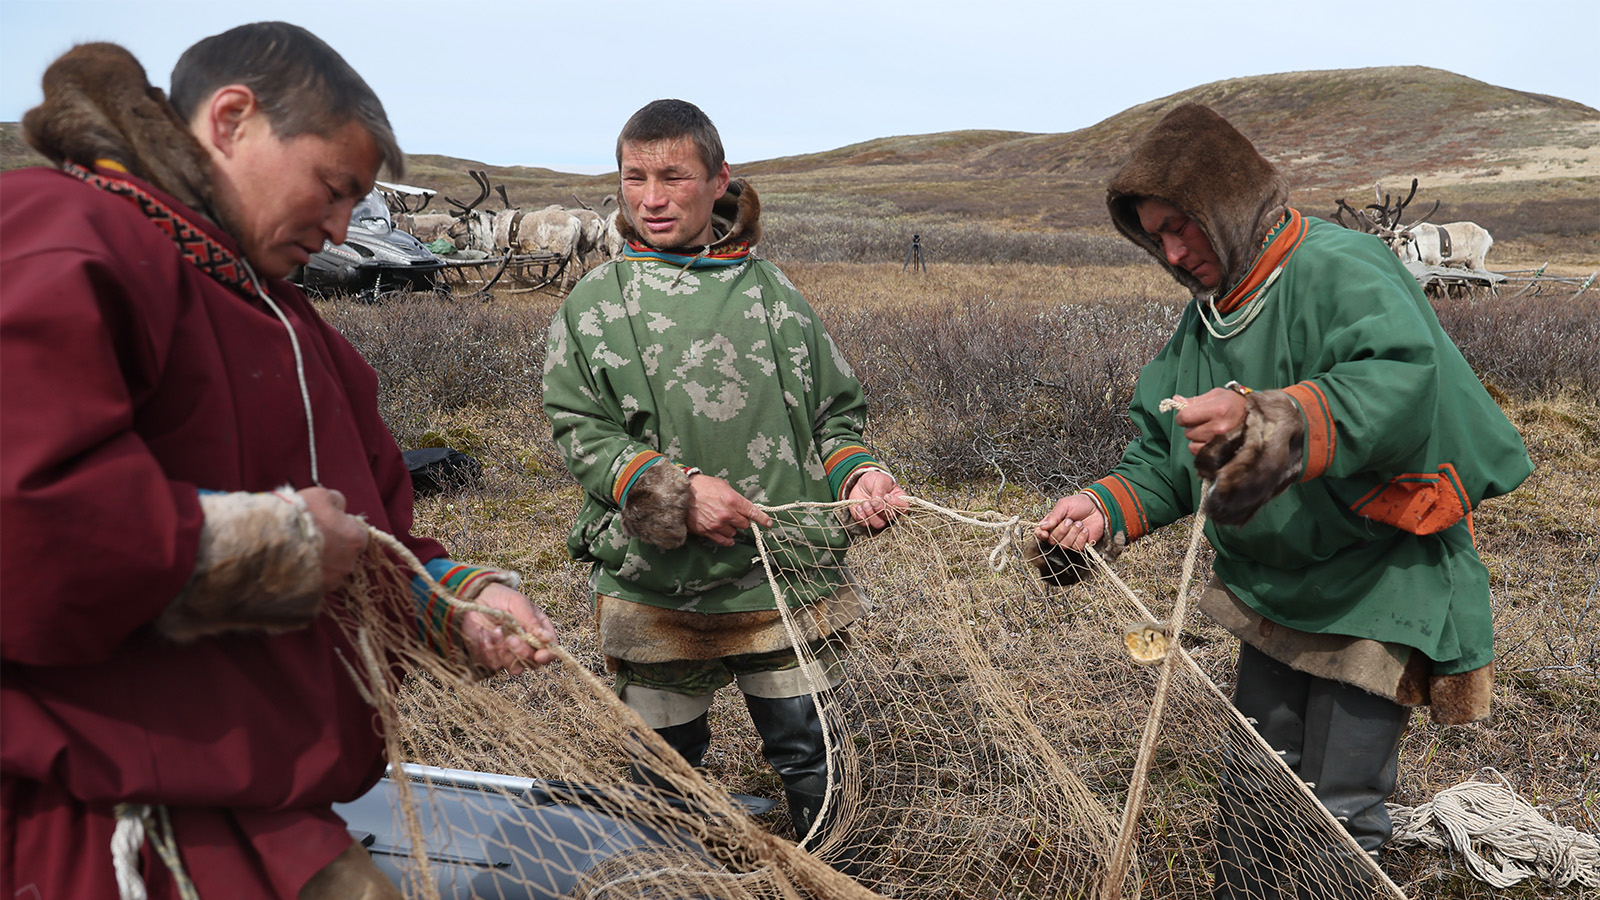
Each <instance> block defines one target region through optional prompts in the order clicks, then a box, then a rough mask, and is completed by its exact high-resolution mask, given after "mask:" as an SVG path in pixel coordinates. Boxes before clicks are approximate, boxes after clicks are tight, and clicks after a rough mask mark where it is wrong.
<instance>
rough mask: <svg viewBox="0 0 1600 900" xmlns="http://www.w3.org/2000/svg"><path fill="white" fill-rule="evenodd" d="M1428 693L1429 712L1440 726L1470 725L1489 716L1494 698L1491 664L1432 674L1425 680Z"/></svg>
mask: <svg viewBox="0 0 1600 900" xmlns="http://www.w3.org/2000/svg"><path fill="white" fill-rule="evenodd" d="M1428 692H1429V694H1430V695H1431V696H1432V700H1433V702H1432V704H1431V706H1430V710H1429V711H1430V712H1431V713H1432V715H1433V721H1435V722H1437V723H1438V724H1440V725H1470V724H1471V723H1473V722H1478V721H1481V720H1483V719H1487V718H1489V706H1490V703H1491V702H1492V701H1493V699H1494V663H1493V662H1489V663H1488V664H1486V665H1482V666H1479V667H1478V668H1476V669H1473V670H1472V671H1470V672H1459V673H1457V674H1455V675H1434V676H1433V677H1432V678H1429V679H1428Z"/></svg>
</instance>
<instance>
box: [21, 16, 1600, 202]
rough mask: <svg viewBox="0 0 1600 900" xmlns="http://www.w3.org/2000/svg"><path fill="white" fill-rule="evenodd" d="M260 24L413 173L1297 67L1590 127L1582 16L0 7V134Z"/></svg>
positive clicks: (1057, 121) (761, 141) (545, 161)
mask: <svg viewBox="0 0 1600 900" xmlns="http://www.w3.org/2000/svg"><path fill="white" fill-rule="evenodd" d="M260 19H284V20H287V21H290V22H294V23H296V24H299V25H303V26H305V27H307V28H309V29H310V30H312V31H314V32H316V33H317V34H318V35H319V36H321V37H322V38H323V39H324V40H326V41H327V42H328V43H329V44H331V45H332V46H333V47H334V48H335V49H337V50H338V51H339V52H340V53H342V54H343V55H344V57H345V58H346V59H347V60H349V61H350V63H351V64H352V65H354V66H355V68H356V70H357V71H359V72H361V74H362V75H363V76H364V77H365V78H366V79H367V81H368V82H369V83H370V84H371V85H372V86H373V88H374V89H375V90H376V91H377V93H378V96H379V97H380V98H382V100H383V102H384V105H385V107H386V108H387V109H388V112H389V118H390V121H391V122H392V123H393V124H394V126H395V132H396V133H397V134H398V136H399V138H400V144H401V146H402V147H403V148H404V149H405V150H406V151H407V152H409V153H442V154H446V155H449V156H456V157H462V158H465V159H472V160H477V161H479V162H484V163H489V164H491V165H532V166H547V167H550V168H555V169H561V170H565V171H581V172H598V171H610V170H612V169H613V168H614V166H613V165H612V162H611V160H612V147H613V142H614V141H615V139H616V134H617V131H618V130H619V129H620V128H621V126H622V123H623V122H624V121H625V120H626V119H627V117H628V116H629V115H630V114H631V113H632V112H633V111H634V110H635V109H637V108H638V107H640V106H642V105H643V104H644V103H646V102H648V101H650V100H653V99H656V98H658V97H681V98H683V99H686V100H691V101H693V102H695V103H697V104H699V105H700V107H701V108H703V109H705V110H706V112H707V113H708V114H710V116H711V118H712V119H713V120H714V121H715V122H716V123H717V126H718V128H719V130H720V131H721V132H722V137H723V142H724V143H725V144H726V145H727V151H728V158H729V159H730V160H731V161H733V162H734V163H735V164H737V163H738V162H741V161H750V160H757V159H767V158H770V157H774V156H788V155H791V154H796V153H810V152H815V151H820V150H830V149H833V148H836V147H841V146H844V145H846V144H851V143H856V142H858V141H864V140H869V139H871V138H876V137H886V136H890V135H902V134H923V133H928V132H937V131H953V130H958V129H966V128H996V129H1005V130H1011V131H1031V132H1064V131H1072V130H1074V129H1078V128H1083V127H1085V126H1088V125H1092V124H1094V123H1095V122H1098V121H1100V120H1101V119H1104V118H1106V117H1108V116H1111V115H1114V114H1116V113H1118V112H1120V111H1122V110H1124V109H1127V108H1128V107H1130V106H1134V105H1136V104H1139V103H1143V102H1145V101H1147V100H1153V99H1156V98H1158V97H1163V96H1166V95H1168V94H1172V93H1176V92H1178V91H1181V90H1184V89H1186V88H1191V87H1195V86H1198V85H1201V84H1205V83H1207V82H1211V81H1217V80H1220V79H1224V78H1235V77H1240V76H1245V75H1263V74H1268V73H1274V72H1290V71H1301V70H1307V69H1344V68H1359V67H1365V66H1388V65H1425V66H1433V67H1436V68H1441V69H1448V70H1450V71H1452V72H1456V73H1458V74H1461V75H1466V76H1468V77H1471V78H1476V79H1479V80H1480V81H1486V82H1488V83H1490V84H1494V85H1499V86H1501V87H1507V88H1514V89H1517V90H1523V91H1532V92H1535V93H1540V94H1553V95H1556V96H1559V97H1565V98H1568V99H1571V100H1576V101H1578V102H1580V103H1584V104H1586V105H1588V106H1592V107H1600V70H1597V69H1596V68H1595V66H1594V62H1593V54H1592V53H1591V52H1590V49H1591V48H1592V45H1593V42H1594V36H1595V35H1596V34H1600V3H1596V2H1595V0H1524V2H1511V0H1500V2H1480V0H1451V2H1448V3H1441V2H1430V0H1383V2H1368V0H1343V2H1338V3H1315V4H1313V3H1282V2H1272V3H1258V2H1225V0H1223V2H1217V0H1212V2H1199V0H1191V2H1183V3H1180V2H1171V0H1136V2H1123V0H1117V2H1099V3H1094V4H1078V3H1073V2H1068V0H972V2H965V3H951V2H944V0H921V2H877V0H853V2H838V0H810V2H801V3H794V2H789V3H773V4H767V3H761V2H746V3H743V4H739V3H732V4H714V3H695V2H677V3H613V4H602V3H597V2H594V0H566V2H544V0H526V2H505V0H469V2H449V0H427V2H418V0H388V2H381V3H380V2H370V0H319V2H304V0H270V2H269V0H210V2H192V0H137V2H135V0H122V2H104V0H87V2H86V0H78V2H64V0H0V121H7V122H14V121H17V120H18V119H20V118H21V116H22V114H23V113H24V112H25V111H27V110H28V109H29V108H30V107H32V106H34V105H35V104H36V103H38V102H39V99H40V96H41V95H40V90H39V76H40V75H41V74H42V73H43V71H44V69H45V67H46V66H47V65H48V64H49V63H50V61H51V60H53V59H54V58H55V57H56V56H58V55H59V54H60V53H62V52H63V51H65V50H67V49H68V48H69V47H71V46H72V45H73V44H74V43H77V42H81V41H90V40H109V41H116V42H118V43H121V44H123V45H124V46H126V47H128V48H129V49H130V50H132V51H133V53H134V55H136V56H137V57H139V59H140V61H141V62H143V63H144V66H145V68H146V70H147V71H148V72H149V73H150V78H151V81H152V82H153V83H154V84H156V85H157V86H159V87H162V88H165V87H166V86H167V83H168V76H169V74H170V73H171V71H172V64H173V63H174V62H175V61H176V60H177V58H178V55H179V53H181V52H182V51H183V49H184V48H185V47H187V46H189V45H190V44H192V43H194V42H195V41H196V40H199V39H200V38H202V37H205V36H207V35H211V34H215V33H217V32H220V31H224V30H226V29H228V28H231V27H233V26H235V25H239V24H242V23H245V22H251V21H256V20H260ZM1585 35H1587V37H1585Z"/></svg>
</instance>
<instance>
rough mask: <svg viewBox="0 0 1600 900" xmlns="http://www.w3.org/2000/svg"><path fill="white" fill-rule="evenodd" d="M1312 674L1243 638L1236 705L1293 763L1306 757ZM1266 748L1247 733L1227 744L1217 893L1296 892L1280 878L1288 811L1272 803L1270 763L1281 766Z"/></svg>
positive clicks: (1220, 897) (1257, 899)
mask: <svg viewBox="0 0 1600 900" xmlns="http://www.w3.org/2000/svg"><path fill="white" fill-rule="evenodd" d="M1309 679H1310V676H1308V675H1306V674H1305V673H1303V672H1297V671H1295V670H1294V669H1291V668H1289V667H1288V666H1285V665H1282V664H1281V663H1278V662H1277V661H1275V660H1273V659H1272V658H1271V657H1268V656H1266V655H1265V654H1263V653H1262V652H1261V651H1259V650H1256V649H1255V648H1254V647H1251V646H1250V645H1248V644H1241V645H1240V648H1239V675H1238V681H1237V683H1236V684H1235V686H1234V695H1233V704H1234V706H1235V707H1237V708H1238V710H1239V711H1240V712H1241V713H1243V714H1244V716H1245V718H1247V719H1249V720H1250V721H1251V723H1252V724H1253V726H1254V727H1255V730H1256V733H1258V734H1260V735H1261V737H1262V738H1263V739H1264V740H1265V741H1266V742H1267V743H1268V744H1269V745H1271V746H1272V748H1273V750H1275V751H1277V753H1278V755H1279V756H1281V757H1282V758H1283V761H1284V762H1285V763H1286V764H1287V765H1288V766H1289V768H1290V769H1297V768H1298V766H1299V764H1300V752H1301V749H1302V746H1303V743H1304V740H1305V719H1304V716H1303V710H1304V708H1305V702H1306V696H1307V694H1308V692H1309ZM1261 752H1262V751H1261V750H1260V748H1259V747H1258V746H1257V745H1256V743H1255V741H1253V740H1248V739H1247V738H1245V737H1243V736H1241V737H1240V738H1238V739H1236V740H1235V741H1230V742H1229V744H1228V745H1226V746H1225V747H1224V748H1223V759H1222V777H1221V780H1220V782H1219V784H1218V792H1217V822H1216V836H1217V865H1216V868H1215V869H1214V870H1213V876H1214V882H1215V887H1214V888H1213V892H1212V896H1213V897H1215V898H1217V900H1245V898H1251V900H1265V898H1275V900H1277V898H1287V897H1289V896H1291V893H1290V892H1289V891H1288V890H1287V889H1286V888H1285V886H1284V884H1283V883H1282V881H1281V876H1283V875H1284V874H1286V870H1287V869H1288V866H1287V860H1286V859H1284V856H1283V853H1282V851H1281V850H1280V848H1281V847H1283V846H1284V844H1285V837H1286V836H1285V835H1284V834H1283V833H1282V830H1281V829H1280V828H1279V827H1278V820H1279V818H1280V817H1281V815H1282V813H1281V811H1279V812H1277V813H1274V811H1273V809H1272V807H1271V805H1270V793H1269V792H1270V787H1269V786H1270V785H1271V784H1272V783H1273V775H1272V771H1271V770H1272V769H1275V768H1276V766H1274V765H1271V763H1270V761H1269V760H1266V759H1264V758H1263V757H1262V756H1261Z"/></svg>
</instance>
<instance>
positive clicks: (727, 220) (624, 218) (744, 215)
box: [617, 178, 761, 251]
mask: <svg viewBox="0 0 1600 900" xmlns="http://www.w3.org/2000/svg"><path fill="white" fill-rule="evenodd" d="M617 208H618V209H620V210H622V213H621V214H620V215H618V216H617V233H618V234H621V235H622V239H623V240H625V241H631V242H633V243H636V244H644V245H645V246H653V245H652V244H650V242H649V241H647V240H645V239H644V238H643V237H641V236H640V234H639V230H638V229H637V228H635V227H634V225H633V219H631V218H629V215H628V208H627V206H626V204H624V203H623V202H622V194H621V192H618V194H617ZM711 233H712V236H713V237H714V238H715V239H714V240H713V241H712V242H711V243H710V244H708V245H706V248H705V249H706V250H708V251H709V250H716V249H717V248H719V247H726V246H729V245H732V244H736V243H738V242H740V241H744V242H747V243H749V244H750V245H751V246H754V245H755V244H757V243H759V242H760V240H761V201H760V200H759V199H758V198H757V197H756V189H755V188H753V187H751V186H750V182H748V181H745V180H744V179H743V178H734V179H731V180H730V181H729V182H728V190H727V193H725V194H723V195H722V196H721V197H718V198H717V202H716V203H714V204H712V207H711ZM657 249H672V250H681V249H683V248H681V247H673V248H657Z"/></svg>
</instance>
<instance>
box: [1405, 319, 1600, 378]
mask: <svg viewBox="0 0 1600 900" xmlns="http://www.w3.org/2000/svg"><path fill="white" fill-rule="evenodd" d="M1433 306H1434V310H1435V311H1436V312H1437V313H1438V315H1439V323H1440V324H1441V325H1443V326H1444V330H1445V332H1446V333H1447V334H1449V335H1450V338H1451V340H1453V341H1455V343H1456V346H1458V347H1460V348H1461V353H1462V355H1463V356H1465V357H1466V358H1467V362H1469V363H1471V364H1472V367H1473V369H1474V370H1476V371H1477V372H1478V374H1479V377H1481V378H1482V379H1483V380H1484V381H1485V382H1486V383H1487V384H1489V385H1490V388H1491V389H1492V390H1494V389H1497V390H1500V391H1503V392H1505V393H1507V394H1510V395H1512V396H1515V397H1517V398H1519V399H1524V400H1527V399H1532V398H1535V397H1548V396H1552V395H1556V394H1560V393H1563V392H1566V391H1576V392H1578V393H1581V394H1588V395H1589V396H1594V395H1596V394H1600V294H1597V293H1592V292H1591V293H1585V294H1582V295H1578V296H1572V295H1570V294H1553V293H1552V294H1541V295H1538V296H1531V297H1507V296H1502V297H1488V298H1483V297H1469V298H1461V297H1441V298H1439V299H1437V300H1435V301H1434V304H1433Z"/></svg>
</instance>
